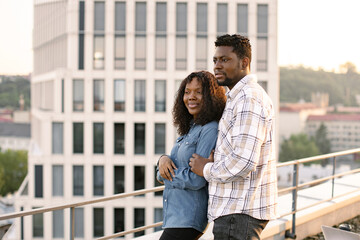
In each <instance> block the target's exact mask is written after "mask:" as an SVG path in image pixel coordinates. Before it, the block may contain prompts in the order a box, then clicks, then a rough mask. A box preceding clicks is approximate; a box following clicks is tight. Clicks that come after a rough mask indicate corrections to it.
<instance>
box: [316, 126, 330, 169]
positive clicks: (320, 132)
mask: <svg viewBox="0 0 360 240" xmlns="http://www.w3.org/2000/svg"><path fill="white" fill-rule="evenodd" d="M313 139H314V141H315V143H316V146H317V147H318V148H319V151H320V154H327V153H330V152H331V143H330V140H329V139H328V138H327V128H326V126H325V125H324V124H323V123H321V125H320V126H319V128H318V129H317V130H316V133H315V136H314V138H313ZM328 162H329V159H328V158H327V159H323V160H322V161H321V164H322V165H323V166H325V165H327V164H328Z"/></svg>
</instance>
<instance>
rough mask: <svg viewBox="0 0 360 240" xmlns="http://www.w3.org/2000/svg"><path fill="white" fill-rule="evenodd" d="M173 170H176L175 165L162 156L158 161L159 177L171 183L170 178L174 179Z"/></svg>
mask: <svg viewBox="0 0 360 240" xmlns="http://www.w3.org/2000/svg"><path fill="white" fill-rule="evenodd" d="M174 169H177V167H176V166H175V163H174V162H173V161H172V160H171V159H170V158H169V157H168V156H165V155H163V156H162V157H161V158H160V159H159V173H160V175H161V177H163V178H164V179H167V180H169V181H172V178H173V177H175V172H174Z"/></svg>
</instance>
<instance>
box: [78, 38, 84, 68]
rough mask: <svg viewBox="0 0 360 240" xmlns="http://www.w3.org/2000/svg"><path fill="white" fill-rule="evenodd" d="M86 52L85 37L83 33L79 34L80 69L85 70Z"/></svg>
mask: <svg viewBox="0 0 360 240" xmlns="http://www.w3.org/2000/svg"><path fill="white" fill-rule="evenodd" d="M84 52H85V36H84V34H83V33H80V34H79V53H78V54H79V60H78V69H79V70H83V69H84V55H85V54H84Z"/></svg>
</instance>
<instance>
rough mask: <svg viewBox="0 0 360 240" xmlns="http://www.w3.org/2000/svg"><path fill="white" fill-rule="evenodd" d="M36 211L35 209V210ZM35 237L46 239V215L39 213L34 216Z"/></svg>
mask: <svg viewBox="0 0 360 240" xmlns="http://www.w3.org/2000/svg"><path fill="white" fill-rule="evenodd" d="M34 209H35V208H34ZM32 220H33V224H32V227H33V229H32V230H33V237H34V238H35V237H44V214H43V213H39V214H35V215H33V216H32Z"/></svg>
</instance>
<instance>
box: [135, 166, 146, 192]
mask: <svg viewBox="0 0 360 240" xmlns="http://www.w3.org/2000/svg"><path fill="white" fill-rule="evenodd" d="M134 172H135V175H134V187H135V189H134V190H135V191H136V190H142V189H145V167H144V166H135V167H134ZM138 196H144V195H138Z"/></svg>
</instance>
